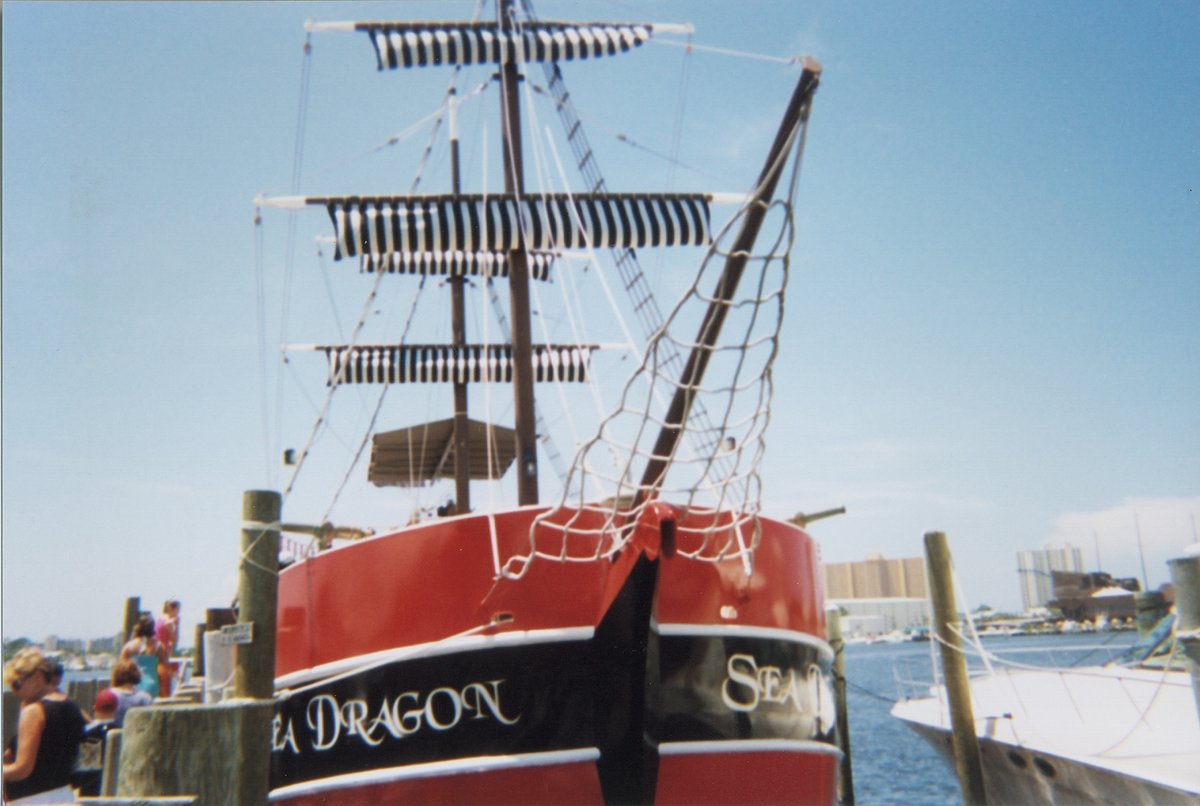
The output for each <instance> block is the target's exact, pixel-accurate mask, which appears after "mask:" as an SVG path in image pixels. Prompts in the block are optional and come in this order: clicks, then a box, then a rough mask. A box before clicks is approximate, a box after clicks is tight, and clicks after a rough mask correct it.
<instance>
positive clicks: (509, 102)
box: [496, 0, 538, 506]
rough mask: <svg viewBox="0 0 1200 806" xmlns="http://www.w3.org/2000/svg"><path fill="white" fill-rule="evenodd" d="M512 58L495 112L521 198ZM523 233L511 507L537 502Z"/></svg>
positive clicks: (504, 22)
mask: <svg viewBox="0 0 1200 806" xmlns="http://www.w3.org/2000/svg"><path fill="white" fill-rule="evenodd" d="M511 11H512V0H502V2H500V3H498V4H497V6H496V14H497V16H498V18H499V20H498V22H499V25H500V30H501V32H504V33H507V32H509V31H511V30H512V19H511V16H510V14H511ZM514 57H515V54H514V53H513V51H512V50H509V52H508V53H507V54H506V58H505V59H504V63H503V64H502V65H501V66H500V84H501V87H502V88H503V93H502V97H501V104H500V107H501V113H502V117H503V124H504V125H503V132H504V189H505V192H506V193H508V194H509V195H510V196H513V197H515V198H518V199H519V198H521V197H522V196H524V195H525V178H524V169H523V165H522V159H521V111H520V107H519V99H518V97H517V85H518V82H519V81H520V78H521V77H520V72H519V71H518V69H517V63H516V59H515V58H514ZM526 255H527V253H526V245H525V238H524V234H522V235H521V245H520V247H519V248H518V249H514V250H513V251H512V252H509V255H508V261H509V270H508V271H509V274H508V287H509V298H510V300H511V306H512V307H511V313H512V320H513V324H512V347H513V409H514V413H515V418H516V431H517V437H516V442H517V503H518V504H520V505H521V506H525V505H527V504H536V503H537V502H538V467H537V429H536V428H535V414H534V398H533V350H532V347H531V341H532V338H531V335H530V313H529V263H528V259H527V256H526Z"/></svg>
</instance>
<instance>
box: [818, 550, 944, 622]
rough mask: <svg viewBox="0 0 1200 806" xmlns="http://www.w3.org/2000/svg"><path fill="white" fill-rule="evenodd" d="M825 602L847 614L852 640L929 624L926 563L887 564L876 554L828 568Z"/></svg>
mask: <svg viewBox="0 0 1200 806" xmlns="http://www.w3.org/2000/svg"><path fill="white" fill-rule="evenodd" d="M824 567H825V598H826V601H827V602H828V603H829V604H832V605H837V606H838V607H839V608H841V609H842V610H843V611H844V612H845V614H846V615H845V616H843V618H842V630H843V632H844V633H845V634H846V635H847V636H848V637H853V636H866V635H872V634H874V635H882V634H884V633H889V632H892V631H893V630H906V629H909V628H912V627H921V626H925V625H927V624H928V623H929V589H928V587H927V586H926V584H925V560H924V559H922V558H920V557H910V558H905V559H902V560H885V559H884V558H883V557H882V556H880V555H878V554H872V555H870V556H868V557H867V559H865V560H862V561H861V562H850V563H826V564H825V566H824Z"/></svg>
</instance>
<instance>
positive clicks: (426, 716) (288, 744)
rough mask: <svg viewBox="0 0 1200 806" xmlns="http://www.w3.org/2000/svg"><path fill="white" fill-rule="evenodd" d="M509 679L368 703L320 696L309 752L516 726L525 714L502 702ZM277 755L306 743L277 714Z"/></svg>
mask: <svg viewBox="0 0 1200 806" xmlns="http://www.w3.org/2000/svg"><path fill="white" fill-rule="evenodd" d="M503 682H504V681H503V680H489V681H487V682H482V683H468V684H467V685H465V686H463V687H462V688H461V689H457V688H451V687H448V686H442V687H439V688H435V689H433V690H432V691H430V692H429V693H428V694H424V695H423V694H422V693H421V692H419V691H406V692H404V693H402V694H399V695H397V696H395V697H393V698H391V699H388V698H386V697H385V698H383V699H381V700H379V701H378V702H377V703H370V702H368V701H367V700H365V699H351V700H344V701H343V700H339V699H338V698H337V697H336V696H334V695H332V694H318V695H317V696H315V697H313V698H312V699H310V700H309V701H308V705H307V706H306V707H305V712H304V721H303V727H306V728H307V729H308V733H307V737H306V738H307V739H308V749H310V750H313V751H316V752H324V751H327V750H329V749H331V748H333V747H334V746H336V745H337V743H338V742H339V741H342V740H343V739H345V740H349V739H355V740H357V741H359V742H362V743H363V744H365V745H367V746H368V747H376V746H378V745H379V744H380V743H381V742H383V741H384V740H385V739H387V738H388V737H389V736H390V737H391V738H393V739H403V738H405V737H407V736H412V735H413V734H416V733H419V732H420V731H423V730H433V731H439V732H440V731H447V730H451V729H452V728H454V727H456V726H458V725H459V724H461V723H462V722H463V721H464V720H468V719H471V720H474V719H492V720H494V721H496V722H499V723H500V724H502V725H515V724H516V723H517V722H519V721H520V719H521V716H520V715H519V714H518V715H517V716H515V717H509V716H506V715H505V713H504V709H503V706H502V705H501V703H500V685H501V684H502V683H503ZM271 746H272V749H274V750H275V751H284V750H286V751H287V752H290V753H292V754H299V753H300V752H301V748H300V742H299V741H298V740H297V737H296V726H295V725H294V724H293V720H292V719H291V718H289V719H287V720H286V721H285V720H284V718H283V717H282V716H276V717H275V722H274V737H273V740H272V743H271Z"/></svg>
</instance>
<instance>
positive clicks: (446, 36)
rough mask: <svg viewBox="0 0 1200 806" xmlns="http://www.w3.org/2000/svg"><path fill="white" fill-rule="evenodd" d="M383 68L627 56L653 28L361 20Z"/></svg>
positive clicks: (359, 28)
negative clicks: (502, 26)
mask: <svg viewBox="0 0 1200 806" xmlns="http://www.w3.org/2000/svg"><path fill="white" fill-rule="evenodd" d="M354 27H355V29H356V30H359V31H365V32H366V33H367V35H368V36H369V37H370V38H371V44H372V45H374V46H375V57H376V59H377V60H378V64H379V69H380V70H383V69H385V68H386V69H394V68H398V67H423V66H426V65H472V64H503V63H504V62H507V61H509V59H510V58H513V57H515V58H516V60H517V61H519V62H560V61H568V60H571V59H592V58H596V57H598V56H613V55H616V54H618V53H624V52H626V51H629V50H632V49H633V48H636V47H638V46H639V45H642V44H643V43H645V42H646V41H648V40H649V39H650V37H651V35H652V34H653V33H654V26H653V25H651V24H648V23H646V24H633V23H556V22H539V23H532V24H526V25H522V26H521V27H520V28H519V29H515V30H512V31H501V30H500V29H499V27H498V26H497V25H496V23H486V22H483V23H459V22H450V23H444V22H403V23H400V22H362V23H356V24H355V26H354Z"/></svg>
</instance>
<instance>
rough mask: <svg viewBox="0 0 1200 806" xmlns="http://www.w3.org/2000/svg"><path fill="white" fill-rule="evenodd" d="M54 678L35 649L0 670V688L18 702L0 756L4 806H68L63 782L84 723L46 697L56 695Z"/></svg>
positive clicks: (51, 666)
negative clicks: (0, 681)
mask: <svg viewBox="0 0 1200 806" xmlns="http://www.w3.org/2000/svg"><path fill="white" fill-rule="evenodd" d="M55 672H56V663H55V661H54V660H52V659H50V658H47V657H46V656H45V655H44V654H42V651H41V650H40V649H38V648H36V647H26V648H25V649H22V650H21V651H20V652H18V653H17V654H16V655H15V656H14V657H13V659H12V660H10V661H9V662H8V663H6V664H5V666H4V682H5V683H6V684H7V685H8V686H9V687H10V688H12V691H13V693H14V694H16V695H17V698H18V699H19V700H20V701H21V716H20V719H19V720H18V723H17V735H16V736H15V737H14V739H13V743H10V747H9V748H8V749H6V750H5V753H4V795H5V800H6V802H8V803H13V804H17V803H64V802H66V803H72V802H74V793H72V792H71V788H70V786H68V781H69V780H70V777H71V769H72V767H73V766H74V764H75V757H76V756H77V755H78V753H79V743H80V741H81V740H82V738H83V728H84V725H86V724H87V720H85V719H84V717H83V712H82V711H80V710H79V706H78V705H76V704H75V703H73V702H71V701H70V700H65V699H57V698H51V697H47V695H50V694H53V693H54V692H55V691H56V688H55ZM13 744H15V746H12V745H13Z"/></svg>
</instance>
